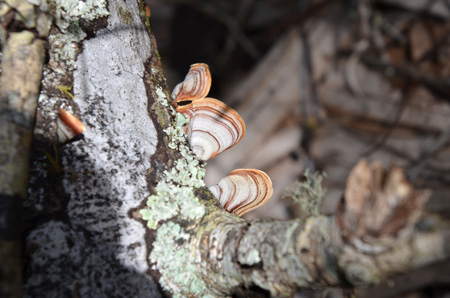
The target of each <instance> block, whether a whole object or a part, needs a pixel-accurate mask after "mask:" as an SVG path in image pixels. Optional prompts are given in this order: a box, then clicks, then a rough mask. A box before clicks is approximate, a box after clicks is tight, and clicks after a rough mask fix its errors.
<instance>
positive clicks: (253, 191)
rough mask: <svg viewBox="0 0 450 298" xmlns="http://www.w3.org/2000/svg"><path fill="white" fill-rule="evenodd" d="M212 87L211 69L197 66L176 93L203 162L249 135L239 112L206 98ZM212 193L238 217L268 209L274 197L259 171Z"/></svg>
mask: <svg viewBox="0 0 450 298" xmlns="http://www.w3.org/2000/svg"><path fill="white" fill-rule="evenodd" d="M210 87H211V74H210V72H209V67H208V65H206V64H204V63H196V64H192V65H191V68H190V69H189V72H188V74H187V75H186V77H185V79H184V81H183V82H181V83H179V84H178V85H177V86H175V88H174V90H173V92H172V99H173V102H172V104H173V105H174V106H175V110H176V111H177V112H179V113H182V114H183V115H184V116H186V117H187V118H188V119H189V120H188V122H187V124H186V130H185V131H186V134H187V135H188V141H189V145H190V147H191V150H192V152H193V153H194V154H195V155H196V156H197V158H198V159H199V160H202V161H206V160H208V159H210V158H212V157H214V156H216V155H217V154H219V153H221V152H223V151H225V150H227V149H229V148H231V147H233V146H234V145H236V144H237V143H238V142H239V141H240V140H241V139H242V137H243V136H244V134H245V123H244V121H243V120H242V118H241V117H240V116H239V114H238V113H237V112H236V111H235V110H233V109H232V108H230V107H228V106H227V105H226V104H224V103H223V102H221V101H220V100H217V99H214V98H206V97H205V96H206V95H207V94H208V92H209V89H210ZM209 189H210V191H211V193H212V194H213V195H214V196H215V197H216V199H218V200H219V202H220V204H221V205H222V207H224V208H225V210H227V211H228V212H233V213H236V214H238V215H242V214H244V213H247V212H248V211H250V210H253V209H255V208H257V207H259V206H262V205H264V204H265V203H266V202H267V201H268V200H269V199H270V197H271V196H272V193H273V189H272V181H271V180H270V178H269V176H267V174H266V173H264V172H262V171H260V170H255V169H239V170H234V171H232V172H231V173H229V174H228V176H226V177H225V178H223V179H222V180H220V181H219V182H218V183H217V184H215V185H213V186H211V187H209Z"/></svg>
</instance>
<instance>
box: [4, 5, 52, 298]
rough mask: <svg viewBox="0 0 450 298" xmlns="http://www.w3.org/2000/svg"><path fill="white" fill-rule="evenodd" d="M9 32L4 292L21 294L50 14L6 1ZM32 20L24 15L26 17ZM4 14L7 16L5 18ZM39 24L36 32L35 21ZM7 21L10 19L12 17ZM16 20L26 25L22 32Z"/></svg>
mask: <svg viewBox="0 0 450 298" xmlns="http://www.w3.org/2000/svg"><path fill="white" fill-rule="evenodd" d="M1 6H2V8H4V9H2V13H3V14H4V15H3V16H6V15H8V18H5V19H3V21H2V26H4V29H2V30H5V29H6V30H5V31H4V32H3V33H4V34H2V37H4V39H3V40H2V41H1V42H2V45H3V46H4V47H3V55H2V65H1V69H2V75H1V78H0V123H1V125H0V156H1V158H0V264H2V265H1V266H0V296H1V297H21V296H22V290H21V283H22V270H23V268H22V260H21V253H22V244H21V238H22V230H23V225H22V210H21V204H22V202H23V201H24V200H25V197H26V194H27V181H28V159H29V152H30V145H31V139H32V129H33V125H34V121H35V114H36V106H37V99H38V95H39V87H40V82H41V77H42V66H43V63H44V57H45V47H46V42H45V41H44V40H41V39H38V35H41V36H43V37H46V36H47V35H48V28H45V26H47V27H48V26H49V17H48V15H47V13H46V12H45V11H42V10H40V9H39V7H36V6H34V5H32V4H28V3H24V4H23V5H19V4H17V6H18V7H13V6H8V5H7V4H1ZM25 14H26V15H27V16H28V18H26V19H25V18H23V16H24V15H25ZM3 16H2V17H3ZM38 18H40V24H41V25H42V26H43V27H40V28H39V29H38V30H37V31H36V20H37V19H38ZM7 20H8V21H7ZM17 24H22V25H23V28H22V30H20V31H18V30H17V28H13V27H14V26H17Z"/></svg>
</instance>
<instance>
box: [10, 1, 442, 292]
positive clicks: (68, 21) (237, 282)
mask: <svg viewBox="0 0 450 298" xmlns="http://www.w3.org/2000/svg"><path fill="white" fill-rule="evenodd" d="M52 4H53V6H52V13H53V15H54V22H53V26H52V29H51V32H50V37H49V47H48V61H47V63H46V64H45V66H44V70H43V79H42V85H41V93H40V97H39V102H38V108H37V117H36V119H37V120H36V126H35V128H34V137H35V139H34V143H33V145H32V155H31V165H30V179H29V188H28V196H27V199H26V201H25V202H24V204H23V206H24V209H23V211H24V213H25V228H26V232H25V237H24V239H25V243H24V247H25V261H26V268H25V278H24V283H23V290H24V296H25V297H42V296H45V297H160V296H163V295H164V294H169V295H173V296H176V297H200V296H205V297H207V296H209V297H211V296H218V297H221V296H231V295H233V294H235V295H242V296H245V295H246V293H247V291H249V290H250V291H255V292H257V293H258V294H259V295H272V296H276V297H283V296H285V297H288V296H291V295H293V293H294V292H295V291H296V290H298V289H310V288H317V287H327V286H349V285H350V286H367V285H372V284H376V283H379V282H381V281H382V280H385V279H386V278H388V277H391V276H393V275H394V274H400V273H403V272H405V271H408V270H413V269H415V268H417V267H420V266H423V265H424V264H428V263H430V262H435V261H438V260H442V259H444V258H446V257H448V256H449V253H450V248H449V246H448V243H449V239H448V238H449V232H448V231H449V228H448V222H445V221H443V220H441V219H439V218H437V217H427V218H425V219H421V216H422V212H421V210H422V208H423V204H424V203H425V201H426V199H427V194H426V193H422V192H417V191H415V190H414V189H413V188H412V186H411V185H410V184H409V183H407V182H406V180H405V177H404V176H403V175H402V174H399V171H397V170H396V171H390V172H388V173H387V174H385V173H384V172H383V171H382V169H381V168H380V167H379V166H376V165H370V166H369V165H367V164H364V163H362V164H361V165H360V166H359V167H358V168H356V170H355V171H354V173H353V174H352V176H351V179H350V180H349V185H348V187H347V191H346V194H345V201H343V203H342V205H341V210H340V211H339V214H338V215H337V216H336V217H334V216H328V217H327V216H316V217H309V218H306V219H297V220H292V221H286V222H282V221H272V220H256V221H250V222H247V221H245V220H244V219H242V218H239V217H238V216H236V215H233V214H229V213H226V212H225V211H223V210H222V209H220V207H219V206H218V204H217V202H216V201H215V200H214V199H213V198H212V197H211V194H210V193H209V192H208V191H207V189H206V188H204V187H202V186H203V182H202V181H201V177H202V171H203V166H202V164H199V163H198V161H197V160H195V158H194V157H193V155H192V153H191V152H190V150H189V149H188V147H187V142H186V139H185V137H184V134H183V133H182V131H183V129H182V128H181V127H179V126H178V125H177V124H176V123H175V124H174V119H175V113H174V112H173V110H172V111H171V108H170V104H169V98H168V96H167V95H168V90H167V86H166V85H165V79H164V76H163V75H162V70H161V66H160V63H159V58H158V56H157V52H156V46H155V41H154V39H152V37H151V34H149V31H148V28H147V27H146V24H147V23H146V20H145V18H144V16H143V15H144V14H143V13H142V12H143V11H144V10H143V9H141V8H140V7H139V4H138V3H137V2H127V3H125V2H122V1H120V0H111V1H109V2H108V3H106V1H96V2H82V1H80V2H78V3H75V4H73V3H67V2H64V1H54V2H52ZM193 62H196V61H193ZM3 71H5V69H3ZM2 84H3V81H2ZM60 107H63V108H64V109H67V110H69V111H71V112H72V113H73V114H74V115H76V116H77V117H79V118H80V120H81V121H82V122H83V123H84V124H85V125H86V127H87V130H86V132H85V134H84V138H83V139H81V140H78V141H75V142H71V143H68V144H65V145H59V144H57V143H56V117H57V111H58V108H60ZM9 115H10V113H8V116H9ZM180 132H181V133H180ZM169 147H170V148H175V150H172V149H169ZM23 148H25V146H21V147H20V148H19V149H20V150H22V149H23ZM20 150H17V152H20ZM14 152H16V150H14ZM352 181H353V182H352ZM149 195H151V196H150V198H149ZM148 198H149V199H148ZM147 199H148V203H147V205H148V207H149V209H147V211H148V212H147V213H146V215H147V216H148V224H149V226H152V227H155V228H156V229H154V230H150V229H149V228H147V226H146V222H144V221H143V220H142V217H141V214H140V213H139V210H141V209H142V208H144V206H146V201H147ZM155 202H156V203H157V204H154V203H155ZM152 204H153V205H152ZM155 205H156V206H155ZM150 208H153V209H152V210H150ZM155 210H156V212H154V213H152V212H150V211H155ZM369 210H370V212H368V211H369ZM155 214H156V215H155ZM194 214H195V216H194Z"/></svg>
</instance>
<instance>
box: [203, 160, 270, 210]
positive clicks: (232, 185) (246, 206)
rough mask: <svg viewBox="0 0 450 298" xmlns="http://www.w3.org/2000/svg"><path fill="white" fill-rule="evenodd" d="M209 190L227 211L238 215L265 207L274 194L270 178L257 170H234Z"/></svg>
mask: <svg viewBox="0 0 450 298" xmlns="http://www.w3.org/2000/svg"><path fill="white" fill-rule="evenodd" d="M209 190H210V191H211V193H212V194H213V195H214V196H215V197H216V198H217V199H218V200H219V202H220V205H222V207H223V208H224V209H225V210H227V211H228V212H233V213H236V214H238V215H243V214H245V213H247V212H249V211H250V210H253V209H255V208H258V207H260V206H262V205H264V204H265V203H267V201H269V199H270V197H271V196H272V193H273V188H272V181H271V180H270V178H269V176H267V174H266V173H264V172H262V171H259V170H255V169H238V170H234V171H232V172H231V173H229V174H228V175H227V176H226V177H225V178H223V179H221V180H220V181H219V182H218V183H217V184H214V185H213V186H210V187H209Z"/></svg>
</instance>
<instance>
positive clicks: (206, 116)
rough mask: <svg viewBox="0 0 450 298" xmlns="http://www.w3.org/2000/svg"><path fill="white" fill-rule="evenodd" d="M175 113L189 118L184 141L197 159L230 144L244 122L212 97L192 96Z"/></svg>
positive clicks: (239, 136) (242, 129)
mask: <svg viewBox="0 0 450 298" xmlns="http://www.w3.org/2000/svg"><path fill="white" fill-rule="evenodd" d="M178 112H180V113H182V114H184V115H185V116H187V117H188V118H189V122H188V124H187V126H186V133H187V135H188V141H189V144H190V146H191V149H192V152H194V154H195V155H196V156H197V158H198V159H200V160H208V159H210V158H213V157H214V156H216V155H217V154H219V153H221V152H223V151H225V150H227V149H229V148H231V147H233V146H234V145H235V144H237V143H238V142H239V141H240V140H241V139H242V137H243V136H244V134H245V123H244V121H243V120H242V118H241V117H240V116H239V115H238V113H237V112H236V111H235V110H233V109H231V108H230V107H228V106H227V105H226V104H224V103H223V102H221V101H219V100H217V99H214V98H204V99H195V100H193V101H192V103H190V104H188V105H184V106H180V107H178Z"/></svg>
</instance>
